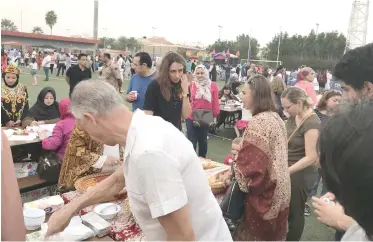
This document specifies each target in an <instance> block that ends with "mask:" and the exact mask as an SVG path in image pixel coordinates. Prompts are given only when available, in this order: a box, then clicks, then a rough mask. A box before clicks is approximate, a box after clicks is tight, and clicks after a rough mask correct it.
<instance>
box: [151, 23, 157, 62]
mask: <svg viewBox="0 0 373 242" xmlns="http://www.w3.org/2000/svg"><path fill="white" fill-rule="evenodd" d="M152 29H153V38H154V30H156V29H157V28H156V27H152ZM153 59H155V46H154V44H153Z"/></svg>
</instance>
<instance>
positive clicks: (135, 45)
mask: <svg viewBox="0 0 373 242" xmlns="http://www.w3.org/2000/svg"><path fill="white" fill-rule="evenodd" d="M127 48H128V50H129V51H135V52H136V51H137V50H139V49H140V48H141V43H140V42H139V41H138V40H137V39H135V38H134V37H131V38H129V39H128V42H127Z"/></svg>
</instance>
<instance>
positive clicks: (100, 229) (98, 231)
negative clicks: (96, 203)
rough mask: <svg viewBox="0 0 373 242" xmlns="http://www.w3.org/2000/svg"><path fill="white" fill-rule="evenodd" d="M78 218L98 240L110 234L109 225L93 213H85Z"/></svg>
mask: <svg viewBox="0 0 373 242" xmlns="http://www.w3.org/2000/svg"><path fill="white" fill-rule="evenodd" d="M80 218H81V219H82V223H83V224H84V225H85V226H87V227H88V228H90V229H92V230H93V231H94V232H95V235H96V236H97V237H99V238H101V237H104V236H105V235H107V234H108V233H109V232H110V226H111V225H110V224H109V223H108V222H107V221H106V220H105V219H103V218H101V217H100V216H99V215H98V214H96V213H95V212H90V213H87V214H85V215H83V216H81V217H80Z"/></svg>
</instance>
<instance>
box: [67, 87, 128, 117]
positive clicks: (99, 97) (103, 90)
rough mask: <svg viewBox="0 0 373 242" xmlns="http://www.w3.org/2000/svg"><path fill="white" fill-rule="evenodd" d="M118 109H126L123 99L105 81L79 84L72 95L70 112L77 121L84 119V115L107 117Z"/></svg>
mask: <svg viewBox="0 0 373 242" xmlns="http://www.w3.org/2000/svg"><path fill="white" fill-rule="evenodd" d="M117 107H125V106H124V103H123V99H122V97H121V96H120V95H119V93H118V91H117V90H115V88H114V87H113V85H111V84H109V83H107V82H106V81H103V80H87V81H82V82H79V83H78V85H76V86H75V88H74V91H73V93H72V95H71V104H70V110H71V113H72V114H73V115H74V117H75V118H76V119H82V118H83V114H84V113H90V114H92V115H105V114H107V113H108V112H110V111H111V110H113V109H114V108H117Z"/></svg>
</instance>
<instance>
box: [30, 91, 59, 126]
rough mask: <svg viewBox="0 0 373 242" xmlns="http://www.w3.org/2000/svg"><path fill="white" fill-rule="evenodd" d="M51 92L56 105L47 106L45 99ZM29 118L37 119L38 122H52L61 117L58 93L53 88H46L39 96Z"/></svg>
mask: <svg viewBox="0 0 373 242" xmlns="http://www.w3.org/2000/svg"><path fill="white" fill-rule="evenodd" d="M48 92H50V93H51V94H52V95H53V97H54V103H53V104H52V105H50V106H47V105H45V103H44V98H45V96H46V95H47V94H48ZM27 116H28V117H31V118H33V119H35V120H36V121H44V120H51V119H55V118H59V117H60V112H59V111H58V102H57V101H56V92H55V90H54V89H53V88H52V87H44V88H43V89H42V90H41V91H40V93H39V95H38V100H37V101H36V103H35V104H34V106H32V108H31V109H30V111H29V114H28V115H27Z"/></svg>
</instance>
